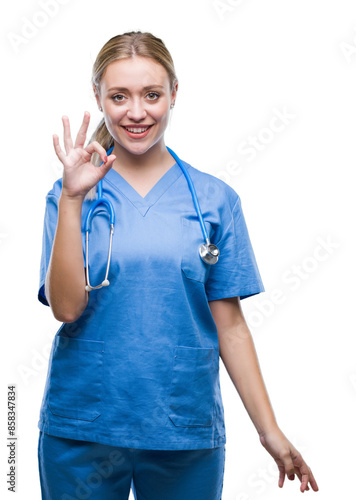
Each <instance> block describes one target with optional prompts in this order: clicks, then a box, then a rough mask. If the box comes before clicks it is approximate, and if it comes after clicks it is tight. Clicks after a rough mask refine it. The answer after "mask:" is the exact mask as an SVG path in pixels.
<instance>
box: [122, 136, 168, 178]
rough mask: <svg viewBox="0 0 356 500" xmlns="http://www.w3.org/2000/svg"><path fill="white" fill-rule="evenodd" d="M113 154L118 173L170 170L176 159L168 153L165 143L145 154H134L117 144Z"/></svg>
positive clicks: (158, 144) (157, 144)
mask: <svg viewBox="0 0 356 500" xmlns="http://www.w3.org/2000/svg"><path fill="white" fill-rule="evenodd" d="M112 154H114V155H115V156H116V160H115V162H114V164H113V169H114V170H116V171H117V172H119V173H121V172H127V173H130V172H132V173H135V172H137V171H140V172H142V173H143V172H147V173H149V172H151V171H156V170H161V169H164V168H169V167H170V166H172V165H174V164H175V160H174V158H173V157H172V156H171V155H170V153H169V152H168V151H167V149H166V146H165V145H164V143H162V144H160V143H156V144H155V145H153V146H152V147H151V148H149V149H148V150H147V151H146V152H145V153H142V154H133V153H130V152H129V151H127V149H125V148H123V147H122V146H121V145H120V144H118V143H117V142H115V145H114V149H113V151H112Z"/></svg>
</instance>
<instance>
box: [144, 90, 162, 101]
mask: <svg viewBox="0 0 356 500" xmlns="http://www.w3.org/2000/svg"><path fill="white" fill-rule="evenodd" d="M147 95H148V96H152V95H153V96H156V98H155V99H151V98H149V100H150V101H155V100H156V99H158V98H159V96H160V94H158V93H157V92H149V93H148V94H147Z"/></svg>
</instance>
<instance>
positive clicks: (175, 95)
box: [171, 81, 178, 104]
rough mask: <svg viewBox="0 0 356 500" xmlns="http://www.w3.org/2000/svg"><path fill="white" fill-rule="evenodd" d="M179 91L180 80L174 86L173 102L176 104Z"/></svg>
mask: <svg viewBox="0 0 356 500" xmlns="http://www.w3.org/2000/svg"><path fill="white" fill-rule="evenodd" d="M177 92H178V81H177V82H176V83H175V84H174V87H173V90H172V95H171V104H174V103H175V102H176V98H177Z"/></svg>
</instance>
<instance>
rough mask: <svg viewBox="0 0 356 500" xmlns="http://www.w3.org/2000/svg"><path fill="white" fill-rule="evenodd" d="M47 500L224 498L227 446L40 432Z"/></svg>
mask: <svg viewBox="0 0 356 500" xmlns="http://www.w3.org/2000/svg"><path fill="white" fill-rule="evenodd" d="M38 465H39V475H40V483H41V492H42V500H74V499H75V500H87V499H90V500H99V499H101V500H104V499H105V500H128V498H129V494H130V489H131V488H132V491H133V494H134V497H135V500H221V493H222V488H223V477H224V469H225V445H223V446H220V447H218V448H211V449H200V450H144V449H137V448H121V447H120V448H119V447H116V446H109V445H105V444H100V443H93V442H91V441H80V440H76V439H68V438H61V437H56V436H52V435H49V434H46V433H44V432H42V431H40V435H39V440H38Z"/></svg>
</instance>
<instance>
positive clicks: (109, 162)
mask: <svg viewBox="0 0 356 500" xmlns="http://www.w3.org/2000/svg"><path fill="white" fill-rule="evenodd" d="M115 160H116V156H115V155H110V156H108V157H107V161H106V162H104V163H102V164H101V165H100V166H99V169H100V170H99V171H98V173H99V176H100V179H102V178H103V177H105V175H106V174H107V173H108V172H109V170H110V169H111V168H112V166H113V164H114V161H115Z"/></svg>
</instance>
